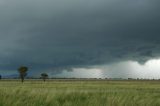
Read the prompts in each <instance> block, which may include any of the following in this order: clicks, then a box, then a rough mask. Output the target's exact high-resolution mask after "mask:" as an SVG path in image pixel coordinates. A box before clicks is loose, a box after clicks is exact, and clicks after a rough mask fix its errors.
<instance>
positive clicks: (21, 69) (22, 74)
mask: <svg viewBox="0 0 160 106" xmlns="http://www.w3.org/2000/svg"><path fill="white" fill-rule="evenodd" d="M27 71H28V67H25V66H21V67H19V68H18V72H19V76H20V78H21V81H22V83H23V81H24V78H25V76H27Z"/></svg>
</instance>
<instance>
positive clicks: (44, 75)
mask: <svg viewBox="0 0 160 106" xmlns="http://www.w3.org/2000/svg"><path fill="white" fill-rule="evenodd" d="M41 78H42V79H43V81H44V82H45V81H46V79H47V78H48V74H46V73H42V74H41Z"/></svg>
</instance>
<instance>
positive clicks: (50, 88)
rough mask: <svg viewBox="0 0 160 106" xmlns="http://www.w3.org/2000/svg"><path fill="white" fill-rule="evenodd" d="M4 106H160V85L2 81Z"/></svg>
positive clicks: (0, 98) (1, 105)
mask: <svg viewBox="0 0 160 106" xmlns="http://www.w3.org/2000/svg"><path fill="white" fill-rule="evenodd" d="M0 106H160V81H107V80H93V81H92V80H48V81H46V82H45V83H44V82H43V81H41V80H27V81H25V82H24V83H23V84H22V83H21V82H20V81H19V80H0Z"/></svg>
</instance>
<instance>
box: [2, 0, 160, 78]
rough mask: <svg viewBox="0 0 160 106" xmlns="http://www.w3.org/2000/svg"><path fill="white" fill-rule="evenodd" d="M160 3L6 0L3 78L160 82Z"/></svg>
mask: <svg viewBox="0 0 160 106" xmlns="http://www.w3.org/2000/svg"><path fill="white" fill-rule="evenodd" d="M159 5H160V1H159V0H0V74H1V75H2V76H13V75H15V74H18V73H17V69H18V67H20V66H27V67H28V68H29V70H28V75H29V76H35V77H38V76H39V75H40V74H41V73H42V72H46V73H48V74H49V76H50V77H69V78H70V77H76V78H79V77H80V78H95V77H96V78H106V77H107V78H151V79H152V78H156V79H159V78H160V14H159V11H160V6H159Z"/></svg>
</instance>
